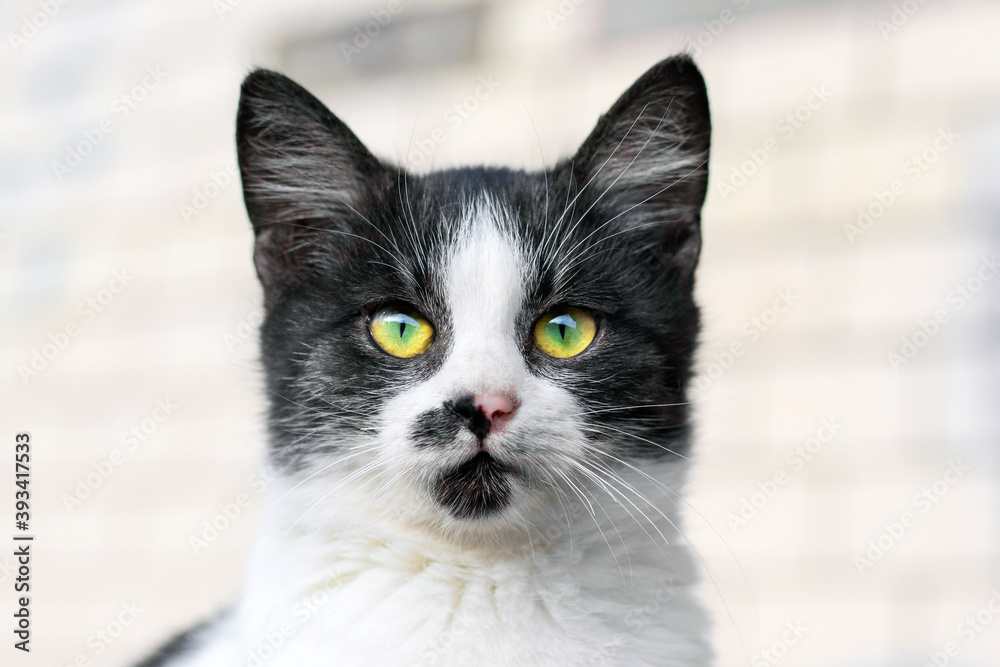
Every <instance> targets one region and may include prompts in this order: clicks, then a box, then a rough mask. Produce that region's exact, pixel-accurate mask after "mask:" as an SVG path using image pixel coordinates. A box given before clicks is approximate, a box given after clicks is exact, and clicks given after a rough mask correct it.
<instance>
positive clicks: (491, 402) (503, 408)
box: [450, 394, 517, 440]
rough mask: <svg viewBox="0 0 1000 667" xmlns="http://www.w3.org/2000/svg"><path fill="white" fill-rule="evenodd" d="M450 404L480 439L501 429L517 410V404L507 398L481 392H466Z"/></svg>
mask: <svg viewBox="0 0 1000 667" xmlns="http://www.w3.org/2000/svg"><path fill="white" fill-rule="evenodd" d="M450 406H451V409H452V410H453V411H454V412H455V414H457V415H458V416H459V417H461V418H462V421H464V422H465V425H466V426H467V427H468V429H469V430H470V431H472V434H473V435H475V436H476V437H477V438H478V439H480V440H483V439H484V438H486V436H487V435H489V434H490V433H494V432H496V431H500V430H502V429H503V427H504V426H505V425H506V423H507V422H508V421H509V420H510V418H511V416H513V414H514V411H515V410H517V405H516V404H515V403H514V402H513V401H512V400H510V399H509V398H506V397H504V396H491V395H481V394H466V395H465V396H462V397H461V398H459V399H458V400H456V401H453V402H452V403H451V404H450Z"/></svg>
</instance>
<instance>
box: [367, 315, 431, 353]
mask: <svg viewBox="0 0 1000 667" xmlns="http://www.w3.org/2000/svg"><path fill="white" fill-rule="evenodd" d="M368 331H369V332H371V335H372V339H373V340H374V341H375V343H376V344H377V345H378V346H379V347H380V348H382V349H383V350H384V351H386V352H388V353H389V354H391V355H392V356H394V357H401V358H403V359H408V358H410V357H415V356H417V355H418V354H423V353H424V352H426V351H427V350H428V349H429V348H430V346H431V343H433V342H434V327H433V326H431V323H430V322H428V321H427V318H426V317H424V316H423V315H421V314H420V313H419V312H418V311H417V310H416V309H414V308H409V307H407V306H387V307H384V308H379V309H378V310H377V311H376V312H375V314H374V315H372V316H371V318H369V320H368Z"/></svg>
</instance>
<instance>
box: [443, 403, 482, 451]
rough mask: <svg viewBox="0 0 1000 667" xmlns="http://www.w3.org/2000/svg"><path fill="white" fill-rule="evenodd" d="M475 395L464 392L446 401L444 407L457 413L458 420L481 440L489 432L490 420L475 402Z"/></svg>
mask: <svg viewBox="0 0 1000 667" xmlns="http://www.w3.org/2000/svg"><path fill="white" fill-rule="evenodd" d="M475 400H476V397H475V396H473V395H472V394H466V395H465V396H462V397H461V398H459V399H457V400H454V401H448V402H447V403H445V407H446V408H448V409H450V410H451V411H452V412H453V413H454V414H456V415H458V418H459V420H460V421H461V423H462V424H464V425H465V427H466V428H467V429H469V430H470V431H472V435H474V436H476V438H478V439H479V440H483V439H484V438H485V437H486V436H487V435H489V432H490V420H489V419H488V418H487V417H486V415H485V414H483V411H482V410H481V409H480V408H478V407H477V406H476V404H475Z"/></svg>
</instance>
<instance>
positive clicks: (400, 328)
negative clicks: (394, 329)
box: [399, 322, 406, 338]
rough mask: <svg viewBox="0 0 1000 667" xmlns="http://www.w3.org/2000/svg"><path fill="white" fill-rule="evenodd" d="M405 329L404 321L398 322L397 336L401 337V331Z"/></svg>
mask: <svg viewBox="0 0 1000 667" xmlns="http://www.w3.org/2000/svg"><path fill="white" fill-rule="evenodd" d="M404 331H406V322H400V323H399V337H400V338H402V337H403V332H404Z"/></svg>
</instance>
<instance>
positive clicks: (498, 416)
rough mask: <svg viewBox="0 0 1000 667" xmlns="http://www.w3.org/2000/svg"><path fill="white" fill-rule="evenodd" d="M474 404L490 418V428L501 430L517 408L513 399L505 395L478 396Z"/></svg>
mask: <svg viewBox="0 0 1000 667" xmlns="http://www.w3.org/2000/svg"><path fill="white" fill-rule="evenodd" d="M474 404H475V406H476V407H477V408H479V409H480V410H482V412H483V414H484V415H486V418H487V419H489V420H490V430H492V431H499V430H500V429H501V428H503V426H504V424H505V423H507V420H508V419H510V417H511V415H513V414H514V410H515V409H516V408H517V406H516V405H514V403H513V401H511V400H510V399H508V398H504V397H503V396H476V399H475V401H474Z"/></svg>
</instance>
